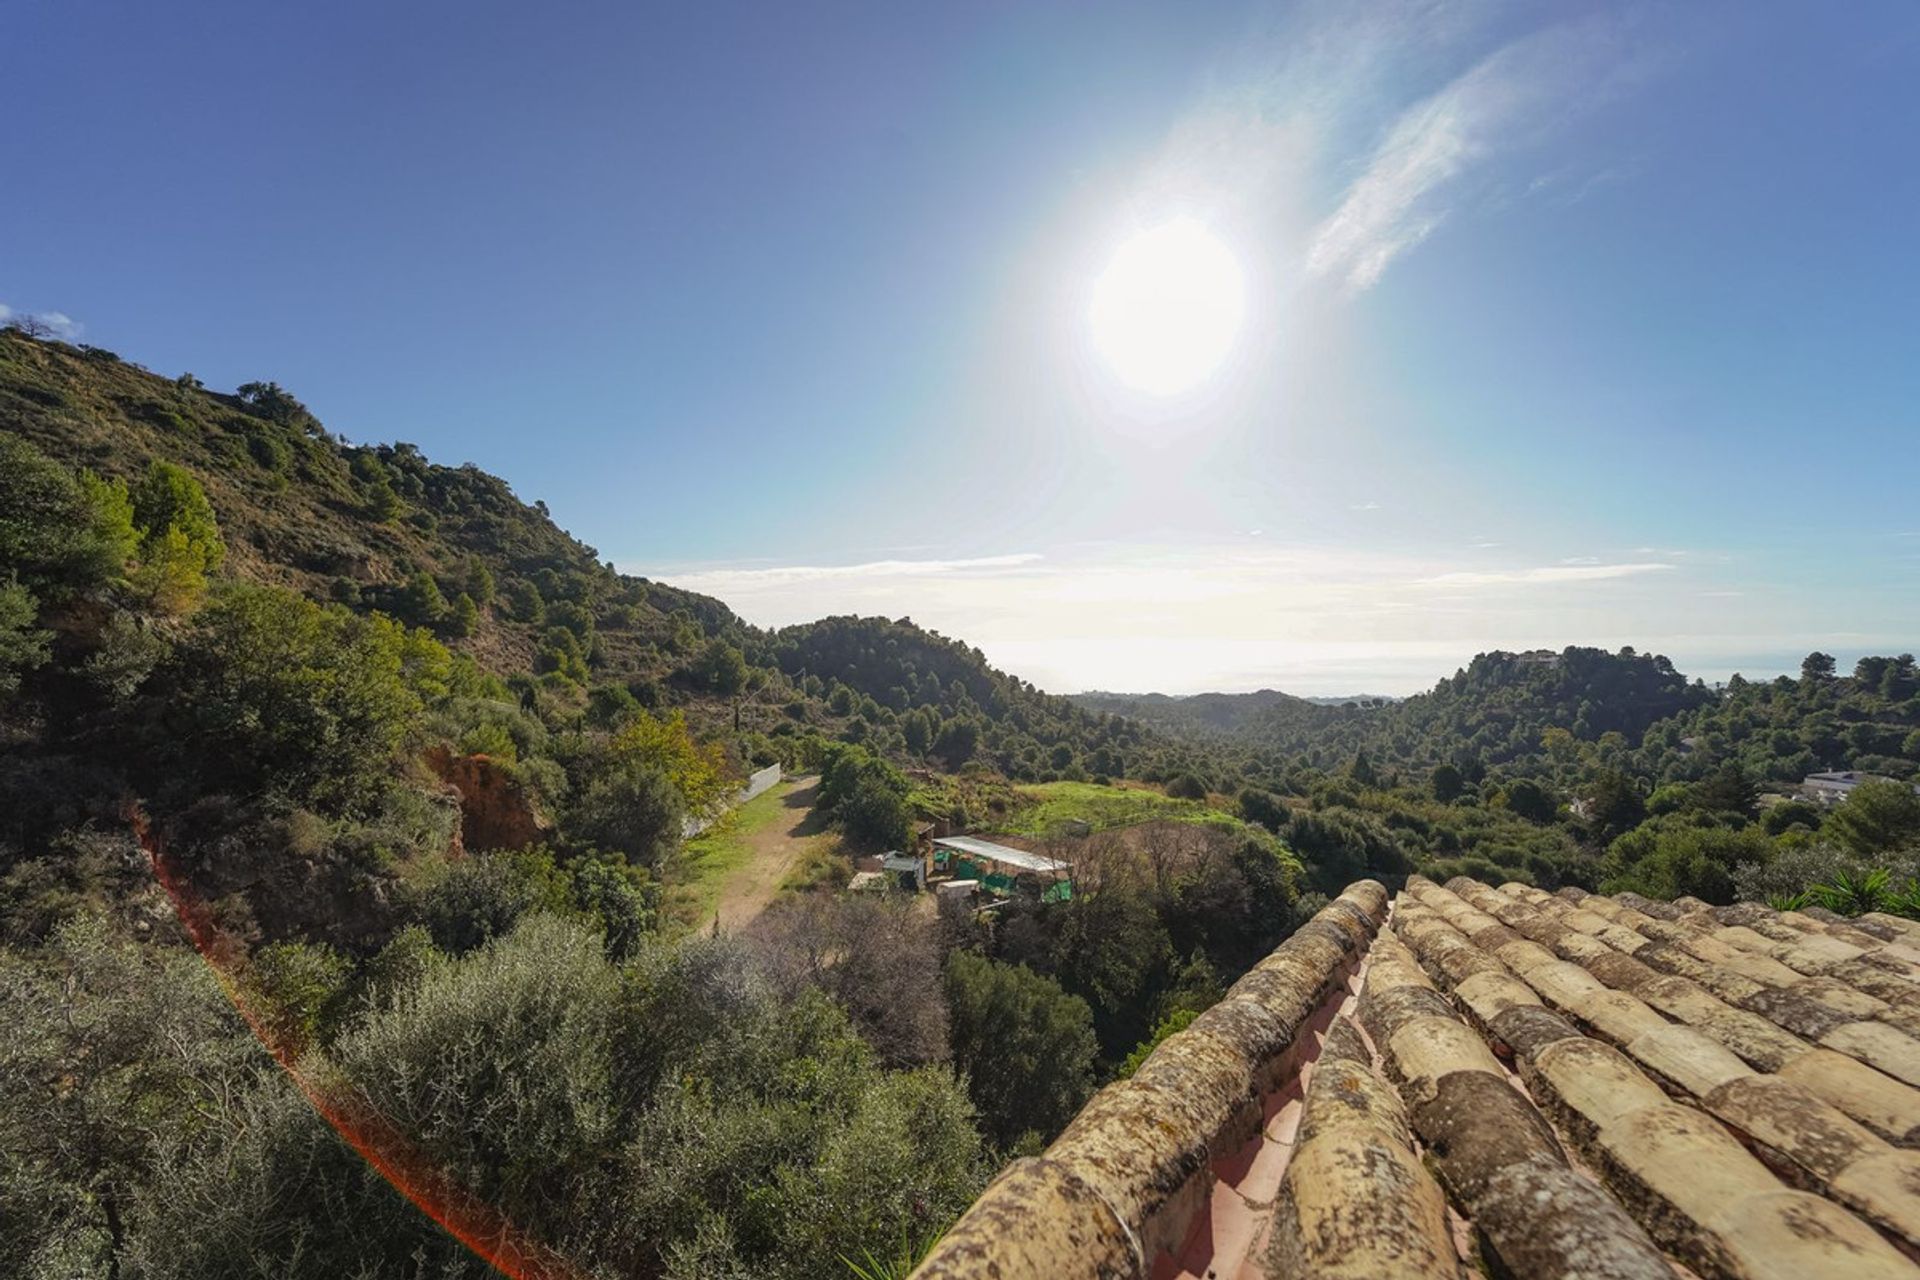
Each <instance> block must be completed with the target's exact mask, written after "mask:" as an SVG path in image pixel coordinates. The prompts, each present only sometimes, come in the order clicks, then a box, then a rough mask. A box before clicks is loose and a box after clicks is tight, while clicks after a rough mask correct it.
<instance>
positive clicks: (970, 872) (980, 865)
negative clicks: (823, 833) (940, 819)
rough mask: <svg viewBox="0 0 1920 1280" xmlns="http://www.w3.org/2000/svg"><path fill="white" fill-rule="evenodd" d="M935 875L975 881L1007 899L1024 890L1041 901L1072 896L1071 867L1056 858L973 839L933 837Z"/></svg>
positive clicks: (1065, 899)
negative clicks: (1036, 895)
mask: <svg viewBox="0 0 1920 1280" xmlns="http://www.w3.org/2000/svg"><path fill="white" fill-rule="evenodd" d="M933 866H934V870H935V872H936V874H943V875H950V876H953V877H954V878H955V879H961V880H977V881H979V882H980V885H981V887H982V888H984V889H986V890H988V891H989V892H992V893H997V894H1001V895H1003V896H1011V895H1013V894H1015V893H1019V892H1022V891H1028V892H1033V893H1037V894H1038V895H1039V897H1040V900H1041V901H1042V902H1065V901H1067V900H1068V899H1070V898H1072V897H1073V868H1072V867H1070V866H1068V865H1067V864H1066V863H1064V862H1061V861H1059V860H1058V859H1056V858H1048V857H1044V856H1043V855H1041V854H1037V853H1028V852H1027V851H1026V850H1025V849H1013V848H1009V847H1008V846H1006V845H1004V844H995V843H993V841H991V840H982V839H980V838H979V837H977V836H937V837H935V838H934V841H933Z"/></svg>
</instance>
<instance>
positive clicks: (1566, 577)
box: [1427, 562, 1673, 587]
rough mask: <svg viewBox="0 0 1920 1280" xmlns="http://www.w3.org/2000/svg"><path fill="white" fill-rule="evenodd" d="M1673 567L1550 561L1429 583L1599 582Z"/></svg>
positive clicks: (1464, 572)
mask: <svg viewBox="0 0 1920 1280" xmlns="http://www.w3.org/2000/svg"><path fill="white" fill-rule="evenodd" d="M1672 568H1673V566H1672V565H1670V564H1662V563H1654V562H1647V563H1634V564H1549V565H1541V566H1539V567H1537V568H1532V569H1502V570H1495V571H1492V572H1483V571H1476V570H1462V571H1459V572H1455V573H1443V574H1440V575H1439V576H1438V577H1433V578H1428V579H1427V581H1428V582H1432V583H1437V584H1442V585H1445V586H1450V587H1458V586H1482V587H1484V586H1496V585H1509V584H1510V585H1515V586H1520V585H1525V584H1529V583H1554V582H1600V581H1604V580H1606V579H1609V578H1631V577H1635V576H1637V575H1639V574H1643V573H1664V572H1666V571H1667V570H1669V569H1672Z"/></svg>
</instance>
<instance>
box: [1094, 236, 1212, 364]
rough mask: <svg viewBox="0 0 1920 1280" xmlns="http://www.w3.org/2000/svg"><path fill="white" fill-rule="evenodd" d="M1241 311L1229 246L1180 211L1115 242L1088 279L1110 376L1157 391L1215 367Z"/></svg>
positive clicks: (1097, 344) (1097, 345)
mask: <svg viewBox="0 0 1920 1280" xmlns="http://www.w3.org/2000/svg"><path fill="white" fill-rule="evenodd" d="M1245 314H1246V284H1245V281H1244V279H1243V277H1242V275H1241V271H1240V263H1239V262H1238V261H1237V260H1236V259H1235V258H1234V256H1233V252H1232V251H1231V250H1230V249H1228V248H1227V246H1226V245H1224V244H1222V243H1221V242H1220V239H1219V237H1218V236H1216V235H1214V234H1213V232H1212V231H1210V230H1208V229H1207V228H1206V227H1205V226H1204V225H1202V224H1201V223H1199V222H1196V221H1194V220H1193V219H1191V218H1180V219H1177V220H1175V221H1173V222H1168V223H1164V224H1162V225H1160V226H1158V227H1154V228H1152V229H1151V230H1147V231H1142V232H1140V233H1139V234H1138V235H1136V236H1134V237H1133V238H1132V239H1130V240H1128V241H1127V242H1126V243H1124V244H1122V245H1121V246H1120V248H1119V249H1118V250H1117V251H1116V252H1115V253H1114V255H1113V260H1112V261H1111V262H1109V263H1108V264H1107V269H1106V270H1105V271H1103V272H1102V273H1101V274H1100V278H1099V279H1098V280H1097V281H1095V282H1094V286H1093V300H1092V303H1091V305H1090V306H1089V308H1088V321H1089V324H1090V326H1091V329H1092V337H1093V346H1094V349H1095V350H1096V351H1098V352H1099V353H1100V356H1101V358H1102V359H1104V360H1105V361H1106V362H1107V364H1108V365H1109V366H1110V367H1111V368H1112V370H1113V373H1114V376H1115V377H1117V378H1118V379H1119V380H1120V381H1121V382H1123V383H1125V384H1126V385H1127V386H1129V387H1132V388H1134V389H1135V390H1137V391H1144V392H1147V393H1149V394H1151V395H1161V396H1164V395H1172V394H1174V393H1176V392H1180V391H1186V390H1188V389H1189V388H1192V387H1194V386H1197V385H1198V384H1199V383H1201V382H1202V381H1204V380H1205V379H1206V378H1207V376H1208V375H1210V374H1212V373H1213V372H1214V371H1215V370H1217V369H1218V368H1219V367H1220V365H1221V364H1222V363H1223V362H1224V361H1225V360H1226V358H1227V355H1228V353H1229V352H1231V351H1232V349H1233V343H1234V339H1235V338H1236V337H1237V336H1238V335H1239V332H1240V323H1241V321H1242V319H1244V318H1245Z"/></svg>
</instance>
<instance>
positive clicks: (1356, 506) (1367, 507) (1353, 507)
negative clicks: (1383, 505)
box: [1348, 502, 1380, 511]
mask: <svg viewBox="0 0 1920 1280" xmlns="http://www.w3.org/2000/svg"><path fill="white" fill-rule="evenodd" d="M1379 509H1380V504H1379V503H1377V502H1355V503H1350V504H1349V505H1348V510H1350V511H1378V510H1379Z"/></svg>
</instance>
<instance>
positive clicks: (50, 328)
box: [0, 302, 86, 342]
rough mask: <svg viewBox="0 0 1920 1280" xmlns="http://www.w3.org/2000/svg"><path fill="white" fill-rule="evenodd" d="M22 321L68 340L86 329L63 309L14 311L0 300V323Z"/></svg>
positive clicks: (6, 323)
mask: <svg viewBox="0 0 1920 1280" xmlns="http://www.w3.org/2000/svg"><path fill="white" fill-rule="evenodd" d="M23 323H24V324H27V325H29V326H31V327H33V328H35V329H38V330H40V331H42V332H44V333H47V334H49V335H51V336H53V337H55V338H59V339H62V340H63V341H68V342H71V341H72V340H73V339H75V338H77V337H79V336H80V335H81V334H82V333H83V332H85V331H86V326H85V325H83V324H81V323H80V322H79V321H78V320H75V319H74V318H73V317H72V316H70V315H68V314H67V313H66V312H64V311H15V310H14V309H13V308H12V307H9V306H8V305H7V304H6V303H4V302H0V325H10V324H23Z"/></svg>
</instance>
